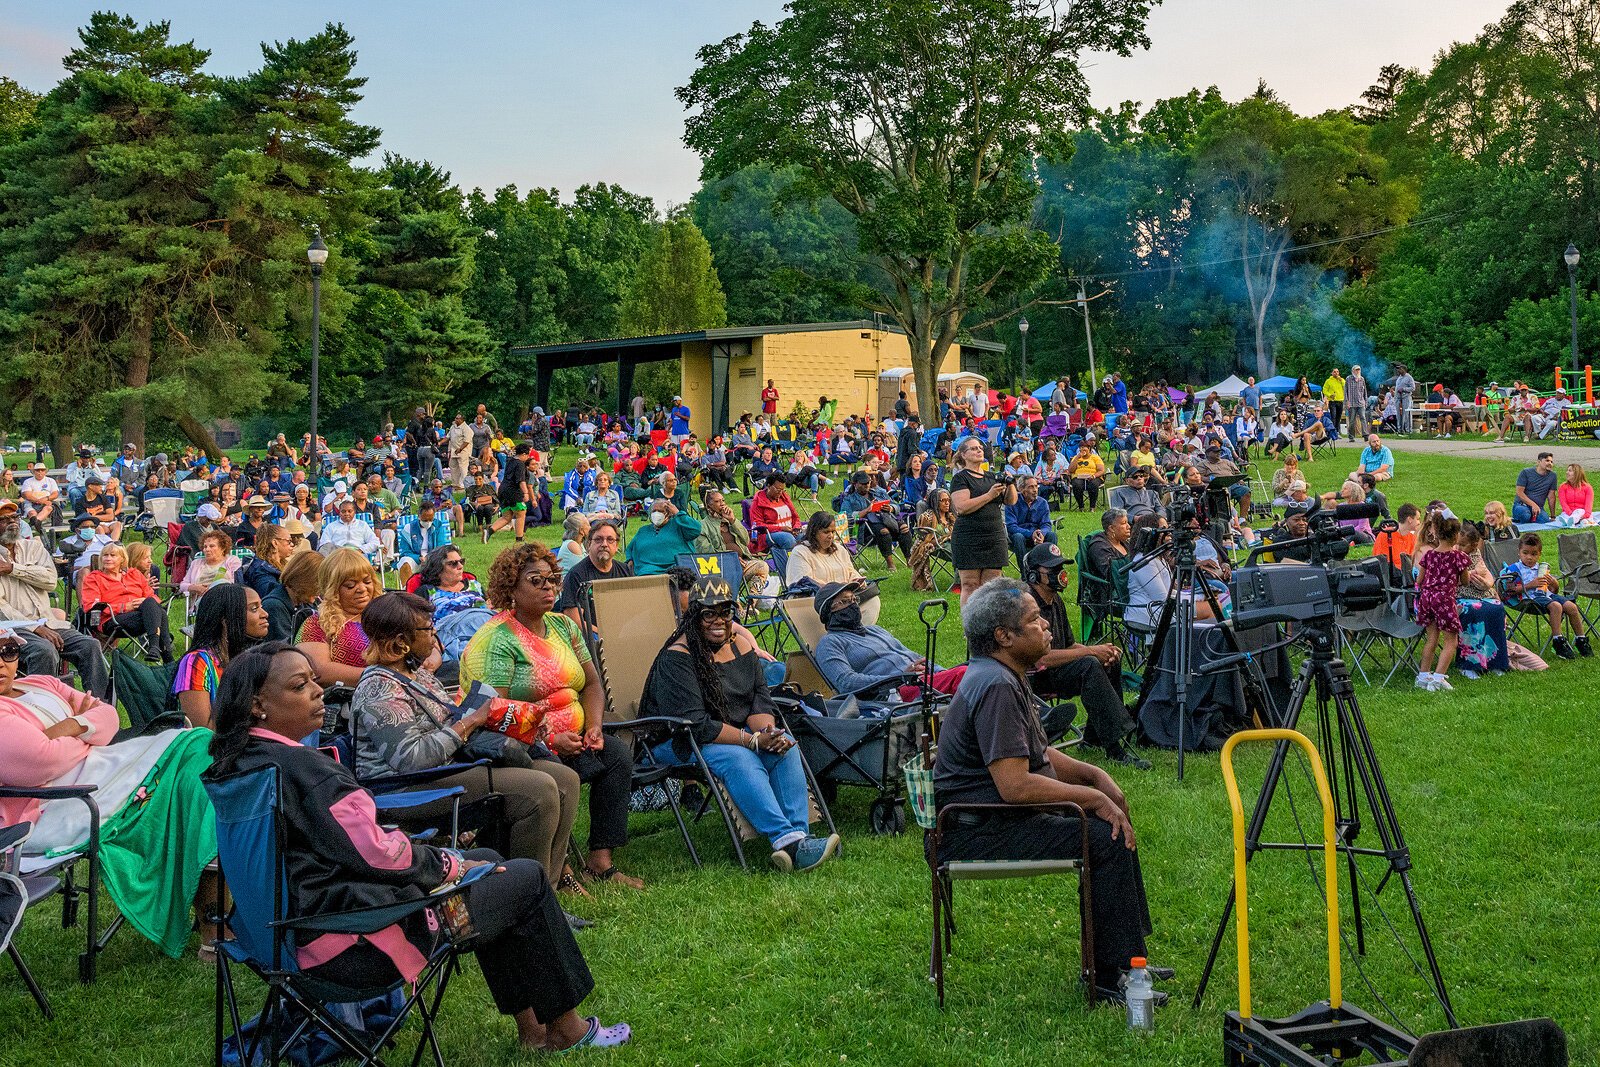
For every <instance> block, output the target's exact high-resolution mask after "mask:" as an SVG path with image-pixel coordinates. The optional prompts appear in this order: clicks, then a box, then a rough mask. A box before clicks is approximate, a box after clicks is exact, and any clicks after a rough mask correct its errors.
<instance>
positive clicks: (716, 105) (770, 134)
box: [678, 0, 1152, 396]
mask: <svg viewBox="0 0 1600 1067" xmlns="http://www.w3.org/2000/svg"><path fill="white" fill-rule="evenodd" d="M1151 6H1152V3H1151V0H1095V2H1092V3H1090V2H1077V0H793V2H792V3H790V4H789V7H788V15H787V16H786V17H785V18H784V19H783V20H782V21H780V22H779V23H777V24H776V25H774V26H767V25H764V24H762V23H759V22H758V23H756V24H754V25H753V26H751V27H750V29H749V30H748V31H746V32H745V33H742V34H737V35H735V36H732V37H729V38H727V39H726V40H724V41H721V42H718V43H716V44H711V45H707V46H706V47H704V48H702V49H701V50H700V57H699V58H700V66H699V69H698V70H696V72H695V74H694V76H693V77H692V78H691V79H690V81H689V83H688V84H687V85H685V86H683V87H682V88H680V89H679V90H678V96H679V99H681V100H682V101H683V103H684V105H685V106H686V107H688V108H690V109H691V114H690V117H689V119H688V121H687V123H686V132H685V136H684V140H685V142H686V143H687V144H688V145H689V146H690V147H691V148H693V149H695V150H696V151H698V152H699V153H700V154H701V156H702V158H703V159H704V162H705V176H706V177H707V178H709V179H719V178H727V177H728V176H730V175H733V174H736V173H738V172H739V171H741V170H743V169H744V168H746V167H749V166H752V165H756V164H765V165H768V166H772V167H782V168H795V169H796V171H797V172H798V174H799V176H800V181H801V183H802V187H803V188H804V189H805V190H806V191H809V192H812V193H814V194H818V195H826V196H828V197H831V198H832V199H833V200H834V201H835V202H836V203H837V204H838V205H839V206H840V207H842V208H843V209H844V210H845V211H846V212H848V213H849V214H850V215H851V217H852V218H853V219H854V221H855V225H856V231H857V242H858V246H859V249H860V251H861V252H862V254H863V255H865V256H866V257H868V258H869V259H870V261H871V262H872V264H873V266H875V267H876V268H877V269H878V271H880V272H881V276H882V281H881V284H879V285H878V286H877V293H876V296H875V298H874V301H873V304H872V308H873V310H877V311H881V312H883V313H884V314H886V315H888V316H889V317H890V318H891V319H893V320H894V321H895V322H897V323H898V324H899V325H900V327H901V328H902V329H904V330H905V331H906V333H907V335H908V336H909V338H910V342H911V362H912V367H913V369H914V370H915V372H916V380H917V389H918V391H919V394H920V395H922V396H932V395H934V392H935V386H934V377H935V370H934V369H935V367H936V366H937V365H938V364H939V363H940V361H941V360H942V359H943V357H944V355H945V353H946V352H947V351H948V350H949V347H950V345H951V344H952V343H954V342H955V340H956V339H957V337H958V335H959V334H960V333H961V332H962V330H963V329H965V328H966V326H967V319H968V315H969V313H970V312H974V311H977V312H979V313H980V314H981V313H982V312H984V311H986V310H987V309H988V307H989V303H990V301H991V299H992V298H993V297H996V296H999V295H1000V294H1005V293H1010V292H1016V291H1020V290H1023V289H1026V288H1028V287H1030V286H1032V285H1033V284H1035V283H1037V282H1038V281H1040V280H1041V279H1042V278H1043V277H1044V276H1045V275H1046V273H1047V272H1048V270H1049V268H1050V265H1051V263H1052V262H1053V261H1054V259H1055V253H1054V249H1053V247H1052V245H1051V242H1050V240H1049V238H1048V237H1046V236H1045V235H1044V234H1043V233H1041V232H1039V231H1037V230H1034V229H1032V228H1031V227H1030V226H1029V225H1028V220H1029V217H1030V214H1031V211H1032V205H1033V201H1034V197H1035V195H1036V192H1037V187H1036V185H1035V183H1034V181H1033V179H1032V172H1031V168H1032V165H1033V161H1034V158H1035V156H1036V155H1037V154H1038V153H1039V152H1040V150H1041V149H1043V148H1044V147H1045V146H1046V145H1047V144H1049V143H1050V142H1051V141H1052V140H1053V138H1054V136H1055V135H1056V134H1057V133H1059V132H1060V131H1064V130H1066V129H1069V128H1071V127H1072V126H1074V125H1076V124H1078V123H1080V122H1081V121H1082V120H1083V118H1084V117H1085V115H1086V113H1087V110H1088V98H1089V90H1088V84H1087V82H1086V80H1085V78H1084V75H1083V70H1082V68H1081V67H1080V65H1079V59H1080V57H1081V56H1082V54H1083V53H1084V52H1087V51H1102V52H1113V53H1117V54H1121V55H1126V54H1128V53H1130V52H1131V51H1132V50H1133V49H1134V48H1138V47H1143V46H1147V45H1148V43H1149V42H1148V40H1147V39H1146V37H1145V35H1144V22H1145V17H1146V15H1147V14H1148V12H1149V10H1150V8H1151Z"/></svg>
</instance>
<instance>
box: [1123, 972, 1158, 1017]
mask: <svg viewBox="0 0 1600 1067" xmlns="http://www.w3.org/2000/svg"><path fill="white" fill-rule="evenodd" d="M1129 966H1130V968H1131V969H1130V970H1129V971H1128V984H1127V985H1126V986H1124V987H1123V990H1122V992H1123V998H1124V1000H1125V1001H1126V1003H1127V1005H1128V1029H1129V1030H1145V1031H1149V1030H1154V1029H1155V1028H1156V991H1155V987H1154V986H1152V985H1151V984H1150V972H1149V971H1147V970H1145V958H1144V957H1143V956H1135V957H1133V959H1132V961H1130V964H1129Z"/></svg>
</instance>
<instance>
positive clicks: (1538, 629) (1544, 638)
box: [1483, 541, 1555, 656]
mask: <svg viewBox="0 0 1600 1067" xmlns="http://www.w3.org/2000/svg"><path fill="white" fill-rule="evenodd" d="M1517 557H1518V545H1517V542H1516V541H1484V542H1483V562H1484V565H1485V566H1486V567H1488V568H1489V573H1490V574H1492V575H1494V583H1495V590H1496V592H1498V593H1499V594H1500V601H1501V603H1503V604H1504V605H1505V607H1506V637H1507V638H1509V639H1511V640H1513V641H1516V642H1518V643H1519V644H1523V645H1527V646H1528V647H1529V648H1531V649H1533V650H1534V651H1535V652H1537V653H1539V655H1541V656H1542V655H1544V654H1545V652H1546V651H1548V650H1549V648H1550V641H1551V639H1552V638H1554V637H1555V633H1554V632H1552V631H1551V629H1550V618H1549V616H1548V615H1547V614H1546V613H1545V609H1544V608H1541V607H1540V606H1539V605H1537V604H1535V603H1533V602H1532V601H1531V600H1529V599H1528V598H1527V597H1521V596H1512V595H1511V592H1510V586H1511V579H1510V577H1509V576H1507V575H1505V574H1504V573H1503V572H1504V571H1505V569H1506V565H1507V564H1510V563H1515V562H1516V561H1517ZM1524 627H1529V628H1531V633H1525V632H1524Z"/></svg>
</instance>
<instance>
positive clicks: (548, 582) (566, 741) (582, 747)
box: [461, 541, 643, 896]
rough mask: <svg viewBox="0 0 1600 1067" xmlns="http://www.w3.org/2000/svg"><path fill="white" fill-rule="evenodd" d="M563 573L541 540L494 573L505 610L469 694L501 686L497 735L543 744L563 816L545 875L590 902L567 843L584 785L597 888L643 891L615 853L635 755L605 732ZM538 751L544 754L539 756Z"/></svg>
mask: <svg viewBox="0 0 1600 1067" xmlns="http://www.w3.org/2000/svg"><path fill="white" fill-rule="evenodd" d="M560 592H561V568H560V566H559V565H558V564H557V563H556V557H555V555H554V553H552V552H551V551H550V550H549V549H548V548H546V547H545V546H544V545H541V544H539V543H538V542H536V541H528V542H525V543H523V544H520V545H516V546H514V547H512V548H509V549H507V550H506V551H504V552H502V553H500V555H499V556H497V557H496V558H495V561H494V564H493V566H491V567H490V568H489V603H490V604H491V605H492V606H493V607H495V608H497V609H499V614H497V615H496V616H495V617H494V618H492V619H490V620H489V622H488V623H486V624H485V625H484V627H483V628H482V629H480V630H479V631H478V632H477V633H476V634H475V635H473V638H472V640H471V641H469V642H467V647H466V650H465V651H463V652H462V653H461V687H462V689H463V690H465V689H470V688H471V686H472V684H473V683H474V682H483V683H484V684H485V685H488V686H490V687H492V688H493V689H494V690H495V691H496V692H497V693H498V694H499V699H497V700H494V701H492V702H491V703H490V706H489V720H488V728H489V729H493V730H499V731H500V732H501V733H504V734H507V735H508V736H510V737H513V738H516V739H517V740H518V741H522V742H524V743H525V744H529V745H533V744H535V743H537V742H541V741H542V742H543V743H544V745H545V746H546V747H548V748H549V750H550V751H551V752H552V753H553V756H552V757H551V758H547V759H535V760H534V761H533V765H534V767H535V768H536V769H538V770H540V771H543V772H544V773H546V774H548V775H550V776H551V777H552V778H554V779H555V780H556V785H557V786H558V787H559V789H560V793H561V818H560V820H559V822H558V824H557V827H556V832H555V834H554V837H553V839H552V840H551V841H550V852H549V857H548V862H547V864H546V869H547V870H550V871H559V872H560V879H559V881H558V882H557V888H559V889H561V890H562V891H563V892H565V893H570V894H574V895H577V896H588V895H589V894H588V892H587V890H585V889H584V887H583V883H582V882H580V881H579V880H578V878H577V876H576V875H575V874H574V873H573V871H572V868H571V867H569V866H567V865H566V854H567V839H568V838H569V837H570V836H571V834H572V824H573V821H574V820H575V819H576V818H577V806H578V785H579V783H580V782H587V783H588V784H589V856H588V861H587V863H586V866H585V870H584V873H585V875H586V876H587V877H588V878H589V879H590V880H592V881H599V882H617V883H620V884H622V885H626V886H629V887H631V888H635V889H640V888H643V883H642V882H640V881H639V880H638V879H636V878H630V877H628V876H627V875H625V874H623V873H622V872H621V871H619V870H618V869H617V867H616V865H615V864H614V863H613V862H612V850H614V849H617V848H621V847H622V846H623V845H625V844H627V843H628V798H629V795H630V794H631V792H632V790H633V753H632V752H631V751H630V750H629V747H628V745H627V744H626V743H625V742H623V741H622V740H621V739H619V738H615V737H607V736H606V735H605V734H604V733H602V732H601V730H600V724H601V722H602V721H603V720H604V718H605V695H604V692H603V691H602V689H601V687H600V675H599V674H598V673H597V672H596V671H595V667H594V662H593V661H592V660H591V659H590V658H589V648H588V646H587V645H586V644H585V643H584V639H583V633H582V631H581V629H580V628H579V626H578V624H577V623H575V622H573V621H572V620H571V619H569V618H567V617H566V616H565V615H563V614H561V613H560V612H559V611H555V610H553V609H554V608H555V604H556V598H557V596H558V595H559V594H560ZM536 752H537V750H536Z"/></svg>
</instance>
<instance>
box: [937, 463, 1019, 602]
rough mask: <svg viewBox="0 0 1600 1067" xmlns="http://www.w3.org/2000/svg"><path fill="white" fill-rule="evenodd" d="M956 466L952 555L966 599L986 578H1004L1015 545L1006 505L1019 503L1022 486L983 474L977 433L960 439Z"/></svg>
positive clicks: (952, 489)
mask: <svg viewBox="0 0 1600 1067" xmlns="http://www.w3.org/2000/svg"><path fill="white" fill-rule="evenodd" d="M955 466H956V472H955V474H954V475H952V476H951V478H950V506H951V510H953V511H954V512H955V514H956V523H955V529H954V530H953V531H952V532H951V535H950V557H951V560H952V561H953V562H954V563H955V568H956V574H957V575H959V576H960V578H961V600H962V603H965V602H966V599H967V597H968V596H970V595H971V594H972V593H973V592H974V591H975V590H976V589H977V588H978V587H979V586H981V585H983V583H984V582H989V581H993V580H994V579H996V578H998V577H1000V569H1001V568H1002V567H1004V566H1005V565H1006V557H1007V554H1008V553H1009V551H1010V547H1009V542H1008V541H1007V539H1006V518H1005V512H1004V511H1003V510H1002V507H1003V505H1005V504H1015V503H1016V502H1017V487H1016V485H1015V484H1011V485H1001V484H1000V482H998V481H996V480H995V478H994V476H993V475H990V474H987V473H984V469H985V467H986V464H985V463H984V456H983V442H982V441H980V440H979V439H978V438H976V437H969V438H967V439H966V440H965V441H962V442H961V445H960V447H958V448H957V449H956V455H955Z"/></svg>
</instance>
